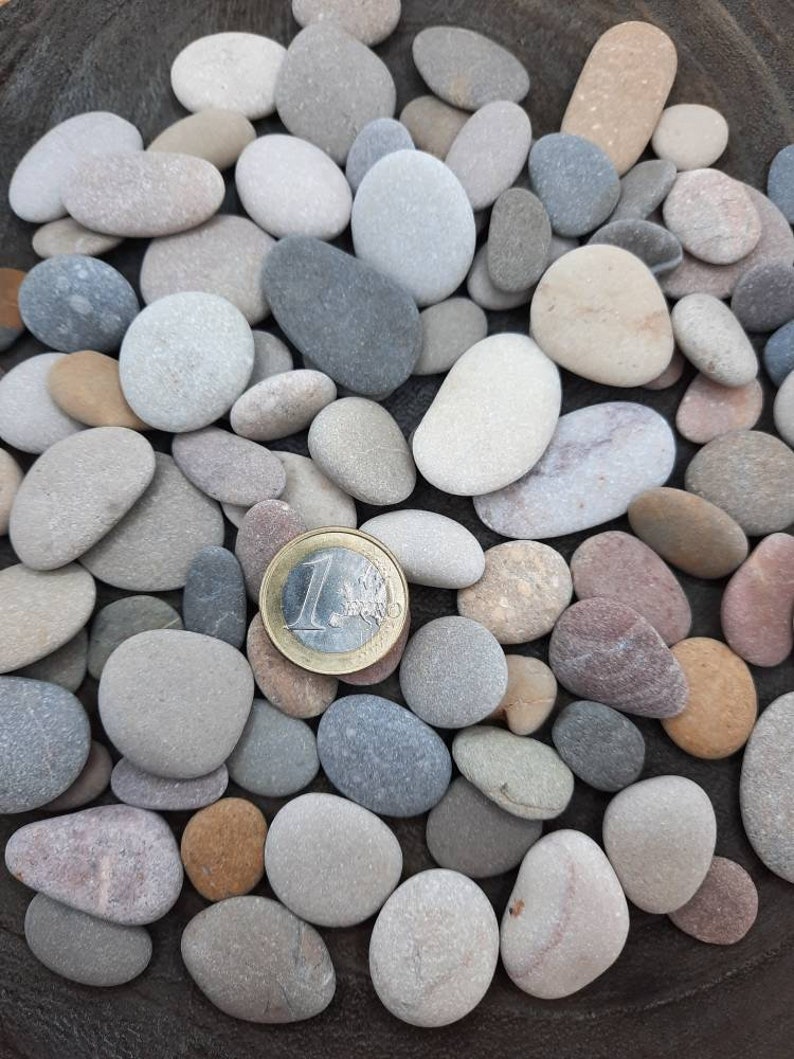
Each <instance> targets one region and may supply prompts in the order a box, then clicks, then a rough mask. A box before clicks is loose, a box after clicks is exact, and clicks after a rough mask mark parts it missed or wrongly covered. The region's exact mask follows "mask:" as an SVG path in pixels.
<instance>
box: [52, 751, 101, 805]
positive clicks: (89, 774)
mask: <svg viewBox="0 0 794 1059" xmlns="http://www.w3.org/2000/svg"><path fill="white" fill-rule="evenodd" d="M112 770H113V760H112V759H111V757H110V754H109V752H108V750H107V748H106V747H104V746H103V745H102V744H101V743H97V742H96V740H93V739H92V740H91V747H90V749H89V751H88V757H87V758H86V762H85V765H83V768H82V771H81V772H80V774H79V775H78V777H77V779H76V780H75V781H74V782H73V783H72V785H71V786H70V787H67V788H66V790H65V791H64V792H63V794H59V795H58V797H57V798H53V799H52V801H51V802H47V804H46V805H43V806H42V809H44V810H45V811H46V812H48V813H66V812H70V811H71V810H72V809H82V808H83V806H85V805H88V804H90V803H91V802H93V801H95V800H96V799H97V798H98V797H99V796H100V794H104V792H105V791H106V790H107V788H108V784H109V783H110V774H111V772H112Z"/></svg>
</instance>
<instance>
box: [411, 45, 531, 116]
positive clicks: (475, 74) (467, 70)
mask: <svg viewBox="0 0 794 1059" xmlns="http://www.w3.org/2000/svg"><path fill="white" fill-rule="evenodd" d="M412 47H413V59H414V62H415V63H416V68H417V69H418V70H419V73H420V74H421V75H422V79H423V80H424V81H425V83H426V84H427V85H428V87H429V88H430V89H431V91H432V92H433V93H434V94H435V95H437V96H438V97H439V98H440V99H443V100H444V101H445V102H446V103H450V104H451V105H452V106H454V107H461V108H462V109H463V110H473V111H476V110H479V109H480V108H481V107H484V106H485V105H486V104H488V103H492V102H493V101H494V100H498V99H507V100H510V101H511V102H513V103H520V102H521V100H522V99H523V98H524V97H525V96H526V94H527V92H529V74H528V73H527V71H526V70H525V69H524V67H523V65H522V64H521V63H520V62H519V61H518V59H516V57H515V56H514V55H513V54H512V53H511V52H509V51H508V50H507V49H506V48H503V47H502V46H501V45H500V44H497V43H496V41H493V40H490V39H489V38H488V37H484V36H482V35H481V34H480V33H474V32H473V31H472V30H470V29H462V28H461V27H459V26H429V27H427V28H426V29H423V30H421V31H420V32H419V33H417V35H416V36H415V37H414V41H413V46H412Z"/></svg>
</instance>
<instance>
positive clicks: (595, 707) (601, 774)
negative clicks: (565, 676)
mask: <svg viewBox="0 0 794 1059" xmlns="http://www.w3.org/2000/svg"><path fill="white" fill-rule="evenodd" d="M551 738H552V742H553V743H554V745H555V747H556V748H557V753H558V754H559V755H560V757H561V758H562V760H563V761H564V762H565V764H566V765H567V766H568V768H569V769H570V770H571V772H573V773H574V775H575V776H577V777H578V778H579V779H580V780H583V781H584V782H585V783H587V784H589V785H590V786H591V787H595V788H596V790H599V791H620V790H622V789H623V788H624V787H628V785H629V784H630V783H634V782H635V780H637V779H639V776H640V773H641V772H642V768H643V765H644V764H645V740H644V739H643V737H642V733H641V732H640V730H639V728H638V727H637V726H636V724H634V723H633V722H632V721H630V720H629V719H628V717H626V716H624V714H622V713H618V711H617V710H613V709H612V707H611V706H604V705H603V703H600V702H587V701H582V702H572V703H570V705H568V706H566V707H565V709H564V710H563V711H562V712H561V713H560V715H559V716H558V717H557V720H556V721H555V722H554V727H553V728H552V730H551Z"/></svg>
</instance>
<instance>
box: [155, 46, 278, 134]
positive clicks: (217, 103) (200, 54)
mask: <svg viewBox="0 0 794 1059" xmlns="http://www.w3.org/2000/svg"><path fill="white" fill-rule="evenodd" d="M285 55H286V50H285V49H284V47H282V45H281V44H278V43H277V42H276V41H274V40H270V38H269V37H261V36H259V34H256V33H212V34H210V35H209V36H208V37H199V38H198V40H194V41H191V43H190V44H188V45H187V47H186V48H183V49H182V51H180V52H179V54H178V55H177V57H176V58H175V59H174V61H173V63H172V65H171V87H172V88H173V90H174V95H175V96H176V98H177V99H178V100H179V102H180V103H181V104H182V106H183V107H184V108H185V110H191V111H194V112H195V111H201V110H207V109H209V108H210V107H222V108H224V109H225V110H233V111H236V112H237V113H238V114H242V115H243V116H244V117H246V118H250V119H251V120H252V121H256V120H257V119H258V118H266V117H268V115H270V114H272V113H273V111H274V110H275V108H276V102H275V93H276V81H277V78H278V75H279V71H280V70H281V66H282V63H283V62H284V56H285Z"/></svg>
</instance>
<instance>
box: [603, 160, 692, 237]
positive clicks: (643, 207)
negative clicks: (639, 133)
mask: <svg viewBox="0 0 794 1059" xmlns="http://www.w3.org/2000/svg"><path fill="white" fill-rule="evenodd" d="M677 175H678V171H677V170H676V167H675V166H674V165H673V163H672V162H666V161H664V160H663V159H660V158H652V159H650V160H649V161H647V162H638V163H637V164H636V165H635V166H632V167H631V169H629V170H628V172H627V173H626V174H625V175H624V176H623V177H621V181H620V198H619V199H618V204H617V206H616V207H615V209H614V211H613V213H612V216H611V218H610V220H611V221H623V220H645V219H646V218H647V217H649V216H650V215H651V214H652V213H653V212H654V210H656V209H658V208H659V206H661V204H662V203H663V202H664V200H665V199H666V198H667V196H668V194H669V192H670V189H671V188H672V186H673V184H674V183H675V178H676V176H677Z"/></svg>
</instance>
